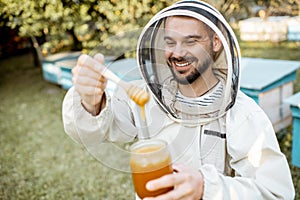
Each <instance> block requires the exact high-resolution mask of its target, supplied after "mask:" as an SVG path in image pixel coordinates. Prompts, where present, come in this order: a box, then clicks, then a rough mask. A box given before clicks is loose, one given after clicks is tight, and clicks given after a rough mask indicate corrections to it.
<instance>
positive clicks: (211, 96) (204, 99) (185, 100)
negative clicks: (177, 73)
mask: <svg viewBox="0 0 300 200" xmlns="http://www.w3.org/2000/svg"><path fill="white" fill-rule="evenodd" d="M222 94H223V84H222V83H221V81H219V82H218V84H217V85H216V86H215V87H214V88H212V89H211V91H209V92H208V93H206V94H204V95H202V96H200V97H196V98H190V97H185V96H183V95H182V94H181V93H180V91H179V90H178V91H177V93H176V95H175V98H176V100H177V101H178V102H180V103H182V104H186V105H187V106H189V107H193V106H209V105H210V104H212V103H213V102H215V101H216V100H217V99H219V98H221V97H222Z"/></svg>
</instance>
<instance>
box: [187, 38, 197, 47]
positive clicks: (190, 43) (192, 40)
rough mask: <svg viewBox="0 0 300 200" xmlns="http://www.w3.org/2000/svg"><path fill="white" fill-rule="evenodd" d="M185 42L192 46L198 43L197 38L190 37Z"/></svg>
mask: <svg viewBox="0 0 300 200" xmlns="http://www.w3.org/2000/svg"><path fill="white" fill-rule="evenodd" d="M185 43H186V44H187V45H189V46H192V45H194V44H196V43H197V40H195V39H188V40H186V41H185Z"/></svg>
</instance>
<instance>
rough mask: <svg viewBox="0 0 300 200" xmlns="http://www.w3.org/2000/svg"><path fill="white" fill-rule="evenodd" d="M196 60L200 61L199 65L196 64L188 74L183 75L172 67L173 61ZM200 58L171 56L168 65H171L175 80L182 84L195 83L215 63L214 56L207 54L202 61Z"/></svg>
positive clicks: (196, 61)
mask: <svg viewBox="0 0 300 200" xmlns="http://www.w3.org/2000/svg"><path fill="white" fill-rule="evenodd" d="M184 61H186V62H191V61H192V62H194V63H198V65H197V66H195V67H194V68H193V69H192V71H191V72H189V74H187V75H186V76H184V75H182V74H181V73H180V72H178V71H177V70H176V69H175V68H174V67H172V63H173V62H184ZM198 61H199V59H197V58H196V57H181V58H174V57H170V58H169V59H168V65H169V67H170V70H171V72H172V74H173V77H174V78H175V80H176V81H177V82H178V83H179V84H182V85H188V84H191V83H193V82H194V81H195V80H197V79H198V78H199V77H200V76H201V74H203V73H204V72H205V71H206V70H207V69H208V68H209V67H210V66H211V65H212V63H213V61H212V58H211V57H210V56H208V55H207V56H205V59H204V60H202V62H201V63H199V62H198Z"/></svg>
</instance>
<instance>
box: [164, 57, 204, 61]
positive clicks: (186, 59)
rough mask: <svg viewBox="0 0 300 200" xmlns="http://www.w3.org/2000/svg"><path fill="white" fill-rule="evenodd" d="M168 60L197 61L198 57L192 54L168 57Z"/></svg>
mask: <svg viewBox="0 0 300 200" xmlns="http://www.w3.org/2000/svg"><path fill="white" fill-rule="evenodd" d="M168 60H169V62H193V61H197V60H198V59H197V58H195V57H192V56H183V57H176V58H175V57H170V58H169V59H168Z"/></svg>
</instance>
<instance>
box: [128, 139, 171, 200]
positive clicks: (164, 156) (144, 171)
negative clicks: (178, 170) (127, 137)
mask: <svg viewBox="0 0 300 200" xmlns="http://www.w3.org/2000/svg"><path fill="white" fill-rule="evenodd" d="M130 150H131V156H130V167H131V172H132V180H133V184H134V188H135V191H136V193H137V195H138V196H139V197H140V198H144V197H155V196H158V195H160V194H164V193H166V192H168V191H170V190H172V189H173V187H171V188H163V189H159V190H155V191H149V190H147V189H146V184H147V182H148V181H150V180H153V179H157V178H160V177H162V176H164V175H166V174H172V173H173V169H172V159H171V155H170V152H169V150H168V145H167V143H166V142H165V141H163V140H156V139H148V140H141V141H138V142H136V143H134V144H133V145H132V146H131V148H130Z"/></svg>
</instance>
